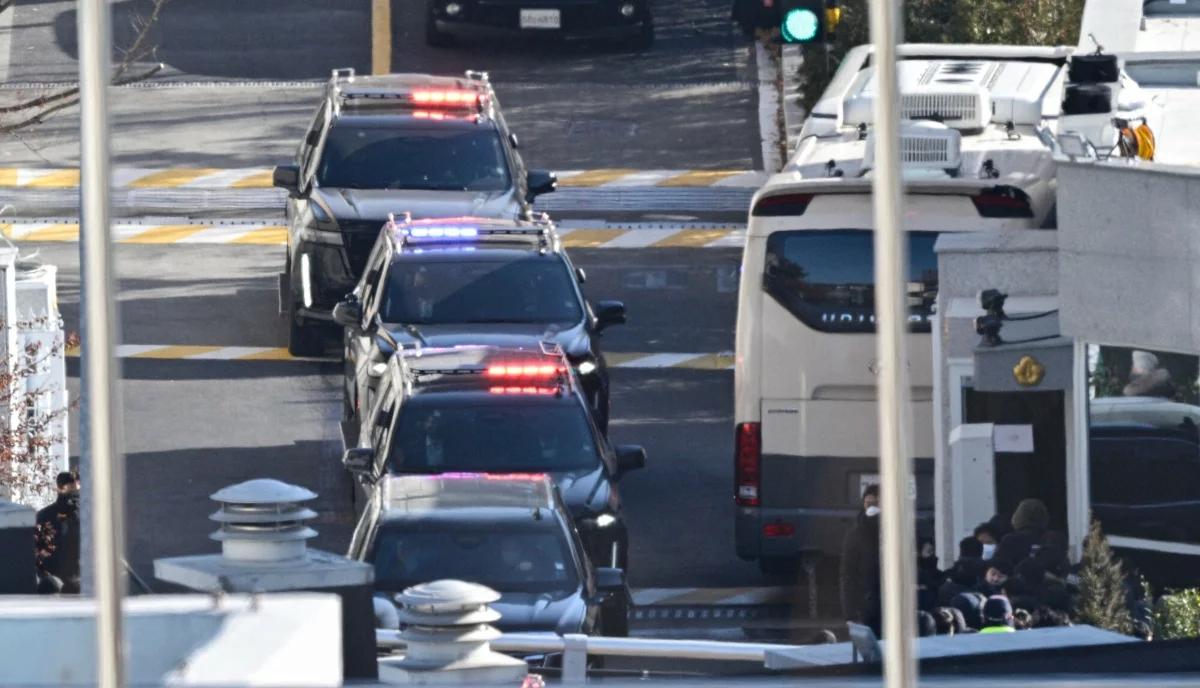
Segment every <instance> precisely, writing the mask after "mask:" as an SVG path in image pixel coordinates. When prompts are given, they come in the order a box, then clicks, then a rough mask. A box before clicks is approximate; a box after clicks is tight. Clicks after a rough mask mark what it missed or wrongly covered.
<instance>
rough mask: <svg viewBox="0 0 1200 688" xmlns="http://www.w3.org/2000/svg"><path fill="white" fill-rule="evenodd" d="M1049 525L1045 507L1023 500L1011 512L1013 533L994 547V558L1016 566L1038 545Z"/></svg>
mask: <svg viewBox="0 0 1200 688" xmlns="http://www.w3.org/2000/svg"><path fill="white" fill-rule="evenodd" d="M1049 524H1050V514H1049V512H1048V511H1046V505H1045V504H1043V503H1042V502H1041V500H1037V499H1023V500H1021V503H1020V504H1018V505H1017V510H1016V511H1014V512H1013V516H1012V527H1013V532H1011V533H1009V534H1008V535H1005V536H1004V538H1003V539H1002V540H1000V544H999V546H997V547H996V554H995V558H997V559H1004V560H1005V561H1008V562H1011V563H1013V564H1018V563H1020V562H1022V561H1024V560H1025V559H1026V557H1028V556H1029V555H1030V554H1031V553H1032V552H1033V550H1034V545H1039V544H1040V543H1041V541H1042V535H1043V534H1044V533H1045V532H1046V526H1048V525H1049Z"/></svg>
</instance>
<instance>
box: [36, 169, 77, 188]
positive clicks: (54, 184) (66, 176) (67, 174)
mask: <svg viewBox="0 0 1200 688" xmlns="http://www.w3.org/2000/svg"><path fill="white" fill-rule="evenodd" d="M25 186H27V187H30V188H34V189H70V188H74V187H76V186H79V170H78V169H71V170H55V171H54V172H51V173H50V174H46V175H42V176H41V177H38V178H37V179H34V180H33V181H31V182H29V183H28V184H26V185H25Z"/></svg>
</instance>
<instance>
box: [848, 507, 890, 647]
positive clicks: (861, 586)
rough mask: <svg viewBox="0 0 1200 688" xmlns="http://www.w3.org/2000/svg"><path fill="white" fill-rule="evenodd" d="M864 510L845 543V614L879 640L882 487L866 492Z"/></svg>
mask: <svg viewBox="0 0 1200 688" xmlns="http://www.w3.org/2000/svg"><path fill="white" fill-rule="evenodd" d="M862 507H863V510H862V511H860V512H859V513H858V516H856V517H855V520H854V526H853V527H852V528H851V529H850V531H849V532H848V533H846V538H845V540H843V542H842V570H841V593H842V612H843V613H844V614H845V616H846V619H847V620H851V621H858V622H860V623H863V624H866V625H867V626H870V627H871V630H873V631H875V635H876V637H878V636H879V635H880V626H881V624H882V613H883V611H882V606H881V605H882V600H881V592H880V585H881V581H880V577H879V486H878V485H870V486H868V487H867V489H866V490H864V491H863V496H862Z"/></svg>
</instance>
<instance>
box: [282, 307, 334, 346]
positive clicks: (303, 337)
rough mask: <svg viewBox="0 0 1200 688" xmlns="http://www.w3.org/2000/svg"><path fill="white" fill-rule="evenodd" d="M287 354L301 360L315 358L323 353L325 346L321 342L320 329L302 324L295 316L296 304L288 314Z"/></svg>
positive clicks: (301, 319) (298, 317) (301, 320)
mask: <svg viewBox="0 0 1200 688" xmlns="http://www.w3.org/2000/svg"><path fill="white" fill-rule="evenodd" d="M288 324H289V327H288V353H289V354H291V355H293V356H297V357H303V358H315V357H318V356H321V355H323V354H324V353H325V344H324V342H323V341H322V340H321V328H320V327H319V326H317V325H314V324H309V323H306V322H304V319H303V318H301V317H300V316H298V315H296V304H294V303H293V304H292V309H291V313H289V314H288Z"/></svg>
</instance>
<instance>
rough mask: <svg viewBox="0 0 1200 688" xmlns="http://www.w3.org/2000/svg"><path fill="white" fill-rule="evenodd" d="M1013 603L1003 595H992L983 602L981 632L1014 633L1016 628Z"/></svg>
mask: <svg viewBox="0 0 1200 688" xmlns="http://www.w3.org/2000/svg"><path fill="white" fill-rule="evenodd" d="M1014 625H1015V621H1014V619H1013V609H1012V605H1011V604H1009V602H1008V598H1007V597H1004V596H1003V595H992V596H991V597H989V598H988V601H987V602H985V603H984V604H983V628H981V629H979V632H980V633H1013V632H1015V631H1016V630H1017V629H1016V628H1014Z"/></svg>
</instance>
